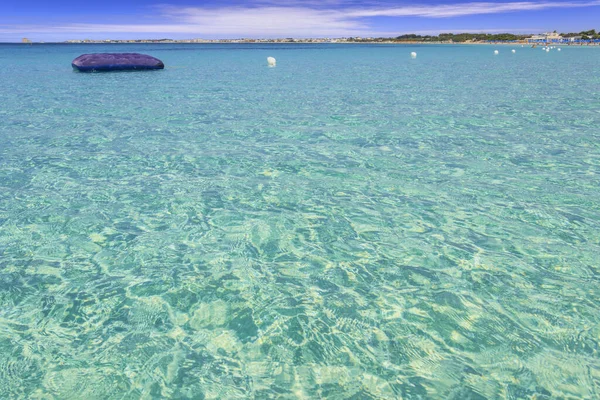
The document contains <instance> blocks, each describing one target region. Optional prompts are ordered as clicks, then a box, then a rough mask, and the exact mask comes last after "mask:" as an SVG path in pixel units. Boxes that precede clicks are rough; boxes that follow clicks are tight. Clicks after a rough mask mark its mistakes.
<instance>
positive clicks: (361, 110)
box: [0, 44, 600, 399]
mask: <svg viewBox="0 0 600 400" xmlns="http://www.w3.org/2000/svg"><path fill="white" fill-rule="evenodd" d="M496 48H498V49H499V51H500V54H498V55H497V56H494V55H493V50H494V49H496ZM516 49H517V52H516V54H511V53H510V47H505V46H500V47H492V46H433V45H431V46H394V45H390V46H387V45H233V44H232V45H33V46H25V45H0V65H2V67H1V68H0V398H2V399H17V398H23V399H36V398H37V399H138V398H143V399H151V398H152V399H154V398H179V399H204V398H206V399H217V398H219V399H236V398H256V399H267V398H283V399H294V398H307V399H315V398H327V399H392V398H404V399H426V398H445V399H482V398H487V399H496V398H510V399H524V398H536V399H550V398H552V399H554V398H578V399H579V398H586V399H592V398H599V397H600V362H599V355H598V350H599V342H600V312H599V307H598V304H600V256H599V254H600V128H599V127H600V111H599V110H600V75H599V74H598V65H600V49H590V48H563V50H562V52H556V51H552V52H550V53H546V52H543V51H542V50H541V49H530V48H521V47H520V46H519V47H516ZM130 51H135V52H142V53H147V54H151V55H153V56H155V57H158V58H160V59H162V60H163V61H164V62H165V64H166V66H167V68H166V69H165V70H163V71H149V72H139V73H138V72H134V73H131V72H129V73H96V74H82V73H76V72H73V71H72V69H71V66H70V63H71V61H72V60H73V59H74V58H75V57H77V56H79V55H80V54H82V53H89V52H130ZM411 51H416V52H417V53H418V58H416V59H411V58H410V52H411ZM267 56H273V57H276V58H277V67H276V68H268V67H267V65H266V57H267Z"/></svg>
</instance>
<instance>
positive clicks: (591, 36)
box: [560, 29, 600, 40]
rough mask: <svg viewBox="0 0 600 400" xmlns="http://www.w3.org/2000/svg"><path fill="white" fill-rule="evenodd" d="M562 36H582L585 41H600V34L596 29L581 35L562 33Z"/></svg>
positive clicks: (580, 33)
mask: <svg viewBox="0 0 600 400" xmlns="http://www.w3.org/2000/svg"><path fill="white" fill-rule="evenodd" d="M560 36H562V37H565V38H568V37H575V36H581V38H582V39H583V40H591V39H600V33H599V32H596V30H595V29H590V30H589V31H581V32H579V33H561V34H560Z"/></svg>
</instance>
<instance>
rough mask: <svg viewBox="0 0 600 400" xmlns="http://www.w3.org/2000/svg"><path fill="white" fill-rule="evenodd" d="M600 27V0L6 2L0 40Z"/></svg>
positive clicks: (305, 35) (1, 10) (1, 15)
mask: <svg viewBox="0 0 600 400" xmlns="http://www.w3.org/2000/svg"><path fill="white" fill-rule="evenodd" d="M589 29H597V30H599V29H600V0H519V1H510V0H508V1H490V0H488V1H484V2H477V1H475V2H474V1H464V0H413V1H407V0H395V1H392V0H321V1H318V0H307V1H301V0H250V1H240V0H225V1H217V0H208V1H199V0H163V1H160V0H159V1H157V2H153V1H143V0H94V1H89V0H79V1H75V0H30V1H26V0H19V1H17V0H1V1H0V42H17V41H20V40H21V38H23V37H27V38H29V39H31V40H33V41H47V42H50V41H64V40H69V39H161V38H172V39H191V38H203V39H225V38H285V37H295V38H310V37H350V36H361V37H391V36H398V35H402V34H405V33H419V34H438V33H440V32H455V33H457V32H489V33H500V32H512V33H540V32H546V31H554V30H557V31H558V32H579V31H582V30H589Z"/></svg>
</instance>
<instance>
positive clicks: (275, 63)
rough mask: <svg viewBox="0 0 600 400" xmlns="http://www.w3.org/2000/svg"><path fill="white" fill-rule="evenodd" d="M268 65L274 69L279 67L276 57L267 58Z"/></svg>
mask: <svg viewBox="0 0 600 400" xmlns="http://www.w3.org/2000/svg"><path fill="white" fill-rule="evenodd" d="M267 64H269V67H274V66H275V65H277V60H276V59H275V58H274V57H267Z"/></svg>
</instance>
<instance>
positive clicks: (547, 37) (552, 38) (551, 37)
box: [527, 32, 563, 43]
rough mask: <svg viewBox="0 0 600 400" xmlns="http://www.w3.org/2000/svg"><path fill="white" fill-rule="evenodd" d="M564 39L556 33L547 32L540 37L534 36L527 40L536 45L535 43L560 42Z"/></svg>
mask: <svg viewBox="0 0 600 400" xmlns="http://www.w3.org/2000/svg"><path fill="white" fill-rule="evenodd" d="M562 39H563V37H562V36H560V35H559V34H558V33H556V32H546V33H541V34H539V35H533V36H531V37H530V38H527V41H528V42H530V43H535V42H544V43H546V42H560V41H561V40H562Z"/></svg>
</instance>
